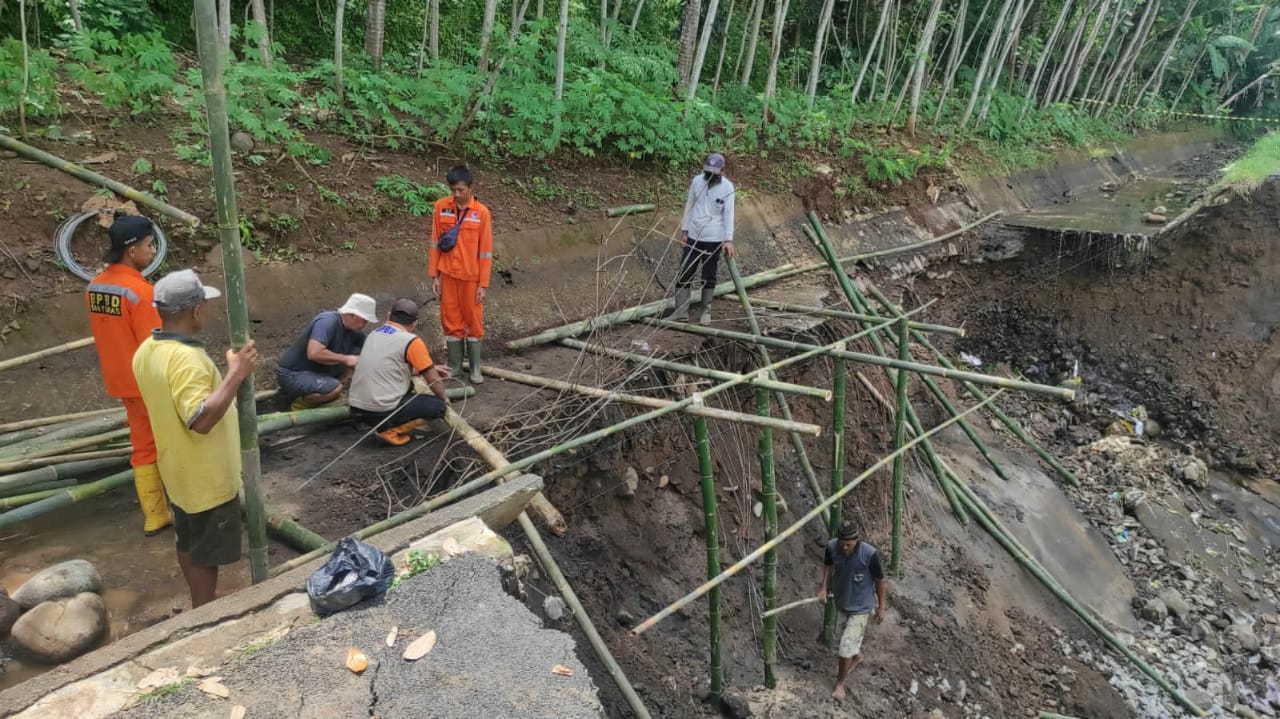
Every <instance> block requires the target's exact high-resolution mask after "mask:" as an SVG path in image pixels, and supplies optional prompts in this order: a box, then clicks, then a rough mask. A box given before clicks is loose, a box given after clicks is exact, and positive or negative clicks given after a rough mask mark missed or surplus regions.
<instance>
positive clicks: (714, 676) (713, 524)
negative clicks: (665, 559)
mask: <svg viewBox="0 0 1280 719" xmlns="http://www.w3.org/2000/svg"><path fill="white" fill-rule="evenodd" d="M693 435H694V442H695V444H696V446H697V450H698V471H699V475H700V477H701V486H702V516H703V527H704V531H703V534H705V535H706V541H707V578H708V579H710V578H712V577H714V576H716V575H718V574H719V573H720V530H719V527H718V523H717V519H716V480H715V475H714V472H713V465H712V463H711V442H710V440H709V439H708V438H707V421H706V420H705V419H703V418H702V417H695V418H694V420H693ZM707 599H708V602H709V606H708V609H707V623H708V624H709V625H710V634H711V640H710V641H711V696H712V697H713V698H714V699H715V700H716V702H717V703H719V701H720V692H721V689H722V687H723V685H724V662H723V660H722V658H721V655H720V651H721V650H720V603H721V597H720V588H719V587H717V588H716V589H715V590H714V591H712V592H711V593H710V594H709V595H708V597H707Z"/></svg>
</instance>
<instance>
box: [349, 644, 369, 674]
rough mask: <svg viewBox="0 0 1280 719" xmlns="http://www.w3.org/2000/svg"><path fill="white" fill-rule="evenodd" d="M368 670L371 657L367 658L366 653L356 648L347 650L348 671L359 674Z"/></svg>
mask: <svg viewBox="0 0 1280 719" xmlns="http://www.w3.org/2000/svg"><path fill="white" fill-rule="evenodd" d="M368 668H369V657H366V656H365V655H364V652H362V651H360V650H359V649H356V648H355V647H350V648H348V649H347V669H350V670H351V671H353V672H355V673H356V674H359V673H360V672H363V671H364V670H366V669H368Z"/></svg>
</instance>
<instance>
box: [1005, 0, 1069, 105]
mask: <svg viewBox="0 0 1280 719" xmlns="http://www.w3.org/2000/svg"><path fill="white" fill-rule="evenodd" d="M1073 7H1074V6H1073V5H1072V3H1070V2H1064V3H1062V12H1060V13H1058V19H1057V21H1056V22H1054V23H1053V30H1052V31H1051V32H1050V33H1049V39H1048V40H1045V43H1044V48H1043V49H1041V51H1040V59H1039V60H1037V61H1036V69H1035V72H1032V73H1031V82H1030V83H1029V84H1028V85H1027V94H1026V95H1025V96H1023V98H1022V113H1021V114H1020V115H1019V116H1018V117H1019V119H1022V118H1025V117H1026V116H1027V111H1028V110H1030V109H1031V104H1032V98H1034V97H1035V94H1036V89H1037V88H1039V87H1040V78H1041V77H1042V76H1043V75H1044V68H1045V66H1046V65H1047V64H1048V63H1049V57H1050V56H1051V55H1053V48H1054V46H1056V45H1057V44H1058V36H1059V35H1061V34H1062V28H1063V26H1065V25H1066V23H1067V16H1068V15H1070V14H1071V10H1072V9H1073Z"/></svg>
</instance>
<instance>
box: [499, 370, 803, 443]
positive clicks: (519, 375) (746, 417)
mask: <svg viewBox="0 0 1280 719" xmlns="http://www.w3.org/2000/svg"><path fill="white" fill-rule="evenodd" d="M481 371H482V372H484V373H485V374H487V375H492V376H494V377H497V378H499V379H505V380H508V381H511V382H519V383H520V384H527V385H529V386H531V387H544V388H546V389H554V390H560V391H562V392H574V393H577V394H581V395H586V396H588V397H598V398H600V399H607V400H612V401H615V402H624V403H626V404H635V405H640V406H642V407H666V406H667V405H669V404H671V402H672V400H669V399H661V398H658V397H646V396H643V395H638V394H626V393H623V392H614V391H613V390H607V389H601V388H600V387H589V386H587V385H581V384H575V383H572V382H565V381H564V380H558V379H551V378H549V377H539V376H536V375H531V374H525V373H524V372H515V371H512V370H509V369H503V368H501V367H493V366H491V365H486V366H485V367H482V368H481ZM685 412H687V413H689V414H692V415H695V416H698V417H707V418H710V419H719V420H725V421H727V422H737V423H739V424H749V425H755V426H758V427H772V428H773V429H780V430H783V431H786V432H802V433H804V434H808V435H812V436H814V437H817V436H819V435H821V434H822V428H821V427H819V426H818V425H816V424H809V423H806V422H795V421H791V422H788V421H786V420H781V419H774V418H773V417H760V416H758V415H754V414H745V413H743V412H733V411H731V410H727V409H718V408H715V407H707V406H705V405H695V406H692V407H688V408H686V409H685Z"/></svg>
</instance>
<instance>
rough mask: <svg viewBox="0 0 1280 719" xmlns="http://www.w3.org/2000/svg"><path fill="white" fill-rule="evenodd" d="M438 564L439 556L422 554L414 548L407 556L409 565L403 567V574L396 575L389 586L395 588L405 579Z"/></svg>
mask: <svg viewBox="0 0 1280 719" xmlns="http://www.w3.org/2000/svg"><path fill="white" fill-rule="evenodd" d="M439 564H440V558H439V557H437V556H436V555H434V554H423V553H422V552H421V551H419V550H417V549H415V550H413V551H412V552H409V557H408V565H409V566H408V567H407V568H406V569H405V572H404V573H403V574H401V575H400V576H398V577H396V578H395V579H394V580H392V581H391V588H392V589H395V588H396V587H398V586H400V583H401V582H403V581H405V580H406V579H412V578H413V577H416V576H418V575H419V574H422V573H423V572H426V571H428V570H430V569H431V568H432V567H435V566H437V565H439Z"/></svg>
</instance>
